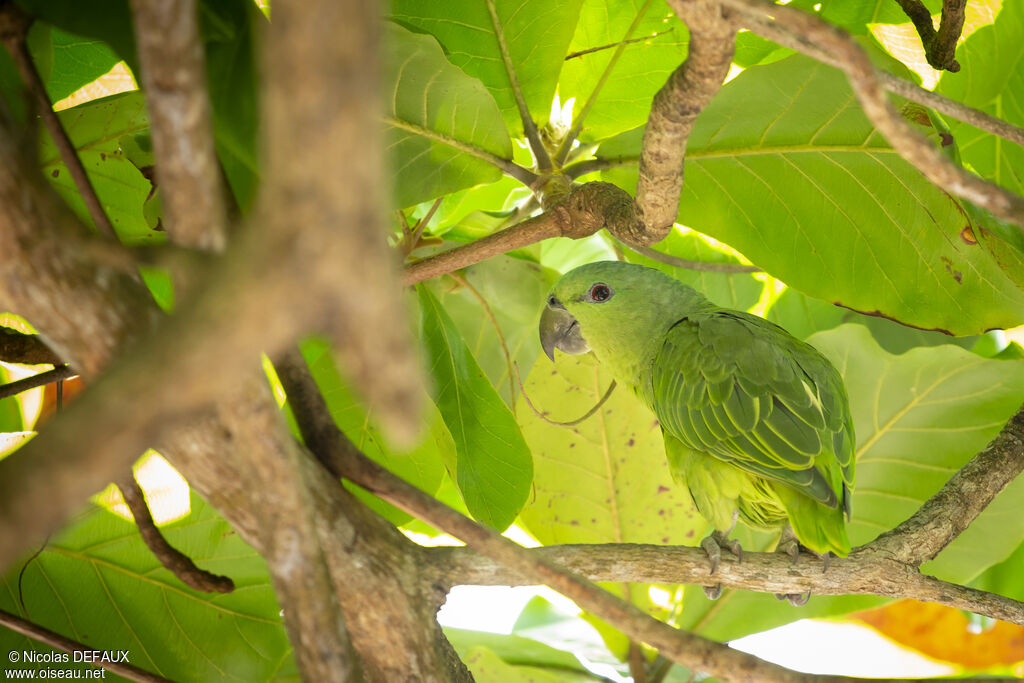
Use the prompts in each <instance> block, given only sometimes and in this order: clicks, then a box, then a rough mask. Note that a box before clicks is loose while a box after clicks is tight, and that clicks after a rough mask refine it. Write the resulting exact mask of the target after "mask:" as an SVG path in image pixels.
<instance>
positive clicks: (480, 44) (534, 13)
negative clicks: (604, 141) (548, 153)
mask: <svg viewBox="0 0 1024 683" xmlns="http://www.w3.org/2000/svg"><path fill="white" fill-rule="evenodd" d="M580 2H581V0H568V1H567V2H526V1H525V0H494V6H495V11H496V13H497V17H498V22H499V25H500V27H501V31H502V33H503V34H504V39H505V44H506V45H507V47H508V53H509V57H510V59H511V62H512V68H513V69H514V70H515V74H516V79H517V80H518V82H519V88H520V91H521V93H522V96H523V99H524V100H525V102H526V105H527V107H528V109H529V110H530V114H531V116H532V118H533V119H534V121H539V122H541V123H543V122H544V121H546V120H547V115H548V112H549V111H550V109H551V102H552V100H553V98H554V95H555V84H556V83H557V82H558V72H559V70H560V69H561V68H562V61H563V60H564V59H565V54H566V49H567V47H568V45H569V41H570V39H571V38H572V33H573V28H574V27H575V25H576V20H577V17H578V16H579V12H580ZM391 9H392V17H393V18H394V20H395V21H397V22H399V23H401V24H403V25H405V26H409V27H410V28H412V29H414V30H416V31H418V32H423V33H429V34H431V35H432V36H434V37H435V38H437V40H438V42H440V43H441V46H442V47H443V48H444V51H445V53H446V54H447V55H448V59H449V60H451V62H452V64H454V65H455V66H457V67H459V68H460V69H462V70H463V71H465V72H466V73H467V74H469V75H470V76H472V77H474V78H479V79H480V81H482V82H483V84H484V85H485V86H486V87H487V89H488V90H489V91H490V92H491V94H492V95H493V96H494V100H495V101H496V102H497V104H498V108H499V109H500V110H501V114H502V116H503V117H504V121H505V124H506V126H507V128H508V129H509V130H510V131H512V132H513V133H514V134H515V135H516V136H517V137H522V135H523V122H522V119H521V118H520V116H519V109H518V108H517V106H516V102H515V96H514V94H513V90H512V85H511V81H510V80H509V77H508V73H507V71H506V69H505V64H504V62H503V61H502V57H501V51H500V49H499V47H498V37H497V33H496V31H495V26H494V22H493V21H492V20H491V15H490V12H489V11H488V8H487V3H486V2H484V1H483V0H447V1H446V2H422V0H395V1H394V2H392V3H391Z"/></svg>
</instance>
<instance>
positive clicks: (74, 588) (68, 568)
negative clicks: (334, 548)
mask: <svg viewBox="0 0 1024 683" xmlns="http://www.w3.org/2000/svg"><path fill="white" fill-rule="evenodd" d="M190 506H191V511H190V513H189V514H188V515H187V516H186V517H184V518H183V519H181V520H179V521H177V522H173V523H171V524H168V525H166V526H164V527H162V529H161V530H162V531H163V533H164V535H165V537H166V538H167V540H168V541H169V542H170V543H171V545H173V546H174V547H176V548H178V549H180V550H181V551H182V552H184V553H185V554H186V555H188V556H189V557H191V558H193V559H195V560H196V562H197V563H198V564H199V565H200V566H202V567H203V568H204V569H207V570H209V571H212V572H215V573H218V574H223V575H227V576H229V577H230V578H231V579H232V580H233V581H234V582H235V586H236V589H235V591H234V592H233V593H230V594H226V595H225V594H216V593H213V594H209V593H200V592H197V591H193V590H192V589H190V588H187V587H185V586H184V585H183V584H182V583H181V582H180V581H179V580H178V579H177V578H175V577H174V576H173V575H172V574H171V573H170V572H169V571H168V570H167V569H165V568H164V567H163V565H161V564H160V561H159V560H157V559H156V557H155V556H154V555H153V553H152V552H150V550H149V549H148V548H147V547H146V546H145V544H144V543H143V542H142V540H141V538H140V536H139V534H138V531H137V530H136V528H135V525H134V524H133V523H131V522H129V521H126V520H125V519H122V518H121V517H119V516H117V515H114V514H112V513H110V512H108V511H107V510H106V509H105V508H102V507H99V506H95V505H91V506H89V508H88V509H86V510H85V511H84V512H83V514H82V515H81V516H80V517H79V518H78V519H76V520H75V521H74V522H72V523H71V524H70V525H69V526H68V527H67V528H66V529H64V531H62V532H61V533H60V534H58V535H57V536H55V537H54V538H51V539H50V541H49V543H47V545H46V547H45V548H44V549H43V551H42V552H41V553H40V555H39V556H38V557H36V558H35V559H32V560H30V561H29V563H28V567H27V569H26V570H25V574H24V577H23V580H22V588H23V595H24V599H25V607H26V608H27V609H28V611H29V614H28V615H26V614H24V612H23V611H22V609H21V605H20V604H19V599H18V574H19V572H20V570H21V565H20V564H19V565H18V566H15V567H12V568H11V570H10V571H9V572H8V573H7V574H6V575H4V576H3V577H2V578H0V609H4V610H7V611H9V612H12V613H15V614H18V615H20V616H22V617H26V618H28V619H30V620H31V621H32V622H34V623H37V624H39V625H41V626H44V627H45V628H48V629H51V630H53V631H56V632H57V633H60V634H62V635H64V636H67V637H69V638H72V639H74V640H77V641H79V642H83V643H86V644H87V645H88V646H89V647H92V648H96V649H99V650H128V653H129V655H128V656H129V660H130V662H131V664H133V665H135V666H138V667H141V668H143V669H146V670H148V671H152V672H154V673H156V674H158V675H160V676H164V677H166V678H170V679H172V680H175V681H238V680H246V681H269V680H272V679H275V678H277V677H279V676H284V675H287V674H288V672H292V673H293V674H294V672H295V665H294V662H293V661H292V655H291V646H290V645H289V643H288V638H287V636H286V634H285V630H284V627H283V624H282V623H281V617H280V609H281V608H280V606H279V605H278V604H277V600H276V599H275V598H274V591H273V589H272V587H271V585H270V578H269V575H268V573H267V567H266V564H265V563H264V561H263V558H262V557H260V556H259V555H258V554H257V553H256V551H255V550H253V549H252V548H251V547H249V546H248V545H246V544H245V543H244V542H243V541H242V540H241V539H240V538H239V536H238V535H237V534H236V533H235V532H234V531H233V530H232V529H231V527H230V526H228V524H227V523H226V522H225V521H224V520H223V519H221V518H220V517H219V516H218V515H217V513H216V512H215V511H214V510H213V508H211V507H210V506H209V505H207V504H206V503H205V502H203V500H202V499H201V498H199V497H198V496H197V495H195V494H193V495H192V496H191V500H190ZM0 649H2V650H3V651H4V652H8V651H19V652H20V651H22V650H37V651H40V652H48V651H49V648H47V647H46V646H44V645H41V644H39V643H37V642H36V641H33V640H29V639H28V638H26V637H24V636H21V635H17V634H15V633H14V632H13V631H9V630H7V629H2V628H0Z"/></svg>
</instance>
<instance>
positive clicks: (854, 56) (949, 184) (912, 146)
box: [721, 0, 1024, 226]
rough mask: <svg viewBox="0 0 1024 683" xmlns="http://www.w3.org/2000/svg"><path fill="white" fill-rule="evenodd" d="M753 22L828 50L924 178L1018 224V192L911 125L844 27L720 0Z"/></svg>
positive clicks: (756, 3) (758, 4)
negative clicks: (967, 166) (972, 169)
mask: <svg viewBox="0 0 1024 683" xmlns="http://www.w3.org/2000/svg"><path fill="white" fill-rule="evenodd" d="M721 2H722V4H723V5H724V6H726V7H729V8H731V9H733V10H735V11H737V12H738V13H739V14H741V15H742V16H743V17H744V18H747V17H749V18H750V19H751V20H752V21H753V22H754V23H762V22H766V21H775V22H777V23H778V24H780V25H782V26H785V27H786V29H788V30H791V31H792V32H794V33H796V34H798V35H800V36H801V37H803V38H804V39H806V40H808V41H810V42H812V43H814V44H815V45H816V46H817V47H818V48H820V49H823V50H825V51H827V52H830V53H831V54H832V55H834V56H835V58H836V66H838V67H839V68H840V69H842V70H843V72H844V73H845V74H846V75H847V78H848V79H849V81H850V85H851V87H852V88H853V91H854V93H855V94H856V95H857V99H858V100H859V101H860V104H861V107H862V108H863V110H864V113H865V114H866V115H867V117H868V119H869V120H870V121H871V122H872V123H873V124H874V125H875V127H876V128H877V129H878V131H879V132H880V133H881V134H882V135H884V136H885V139H886V140H888V142H889V144H890V145H892V147H893V149H895V150H896V151H897V152H898V153H899V155H900V156H901V157H903V158H904V159H905V160H906V161H907V162H908V163H910V164H911V165H913V166H914V167H915V168H917V170H919V171H920V172H921V173H922V174H923V175H924V176H925V177H926V178H928V180H930V181H931V182H933V183H934V184H935V185H937V186H938V187H940V188H942V189H943V190H945V191H947V192H949V193H950V194H952V195H955V196H957V197H960V198H962V199H966V200H968V201H971V202H973V203H975V204H977V205H978V206H980V207H982V208H983V209H985V210H987V211H989V212H990V213H992V214H994V215H995V216H996V217H998V218H1001V219H1003V220H1005V221H1009V222H1011V223H1013V224H1015V225H1018V226H1024V198H1021V197H1019V196H1018V195H1016V194H1014V193H1013V192H1010V191H1008V190H1005V189H1004V188H1002V187H1000V186H998V185H996V184H994V183H990V182H988V181H986V180H983V179H981V178H979V177H978V176H976V175H974V174H972V173H969V172H967V171H966V170H964V169H963V168H961V167H959V166H957V165H956V164H955V163H953V162H952V161H951V160H950V159H949V158H948V157H946V155H945V154H944V153H943V152H942V150H940V149H939V148H938V147H936V146H935V145H933V144H932V143H931V142H930V141H929V140H928V139H927V138H925V137H924V136H923V135H921V134H920V133H918V132H917V131H916V130H914V129H913V128H912V127H911V126H910V125H909V124H908V123H907V122H906V121H905V120H904V119H903V117H902V116H900V114H899V112H898V111H896V109H895V107H893V105H892V103H890V102H889V100H888V98H887V97H886V94H885V90H884V88H883V87H882V85H881V83H880V81H879V79H878V78H877V76H876V72H875V68H874V66H873V65H872V64H871V60H870V59H868V56H867V55H866V54H865V53H864V50H863V49H862V48H861V47H860V46H859V45H858V44H857V42H856V41H855V40H854V39H853V38H852V37H851V36H850V35H849V34H848V33H846V32H845V31H843V30H842V29H840V28H837V27H835V26H832V25H831V24H829V23H827V22H825V21H822V20H821V19H819V18H818V17H816V16H814V15H811V14H808V13H806V12H802V11H800V10H798V9H795V8H792V7H787V6H784V5H775V4H773V3H771V2H767V1H766V0H721Z"/></svg>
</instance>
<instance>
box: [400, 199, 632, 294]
mask: <svg viewBox="0 0 1024 683" xmlns="http://www.w3.org/2000/svg"><path fill="white" fill-rule="evenodd" d="M601 228H607V229H608V231H609V232H611V233H612V234H613V235H615V236H616V237H618V238H619V239H623V240H626V241H632V240H634V239H636V238H637V236H638V235H642V234H643V226H642V225H641V224H640V223H639V222H638V220H637V217H636V215H635V209H634V204H633V199H632V197H630V196H629V194H628V193H626V192H625V191H624V190H622V189H620V188H618V187H616V186H615V185H612V184H611V183H601V182H593V183H586V184H584V185H577V186H575V187H573V188H572V191H571V192H570V194H569V196H568V197H566V198H565V199H564V200H562V201H561V202H559V203H558V204H556V205H555V206H554V207H553V208H551V209H550V210H548V211H545V212H544V213H542V214H540V215H538V216H534V217H533V218H528V219H526V220H525V221H523V222H522V223H518V224H517V225H514V226H512V227H510V228H506V229H504V230H499V231H498V232H496V233H493V234H491V235H488V236H486V237H482V238H480V239H478V240H476V241H475V242H470V243H469V244H465V245H463V246H461V247H456V248H455V249H452V250H450V251H445V252H442V253H440V254H437V255H436V256H431V257H429V258H425V259H423V260H422V261H417V262H416V263H412V264H409V265H408V266H406V267H405V271H404V272H403V275H402V284H403V285H411V284H415V283H417V282H422V281H423V280H428V279H430V278H432V277H437V276H438V275H444V274H445V273H450V272H452V271H455V270H459V269H460V268H465V267H466V266H471V265H473V264H474V263H479V262H480V261H484V260H486V259H488V258H490V257H492V256H497V255H498V254H504V253H505V252H507V251H511V250H512V249H520V248H522V247H525V246H528V245H530V244H533V243H535V242H540V241H541V240H545V239H548V238H549V237H571V238H573V239H581V238H583V237H588V236H590V235H593V234H594V233H595V232H597V231H598V230H600V229H601Z"/></svg>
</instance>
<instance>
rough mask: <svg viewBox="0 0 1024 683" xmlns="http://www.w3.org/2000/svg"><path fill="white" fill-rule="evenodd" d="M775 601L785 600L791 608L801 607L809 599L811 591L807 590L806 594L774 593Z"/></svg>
mask: <svg viewBox="0 0 1024 683" xmlns="http://www.w3.org/2000/svg"><path fill="white" fill-rule="evenodd" d="M775 599H776V600H786V601H788V602H789V604H791V605H793V607H803V606H804V605H806V604H807V601H808V600H810V599H811V591H809V590H808V591H807V592H806V593H776V594H775Z"/></svg>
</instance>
